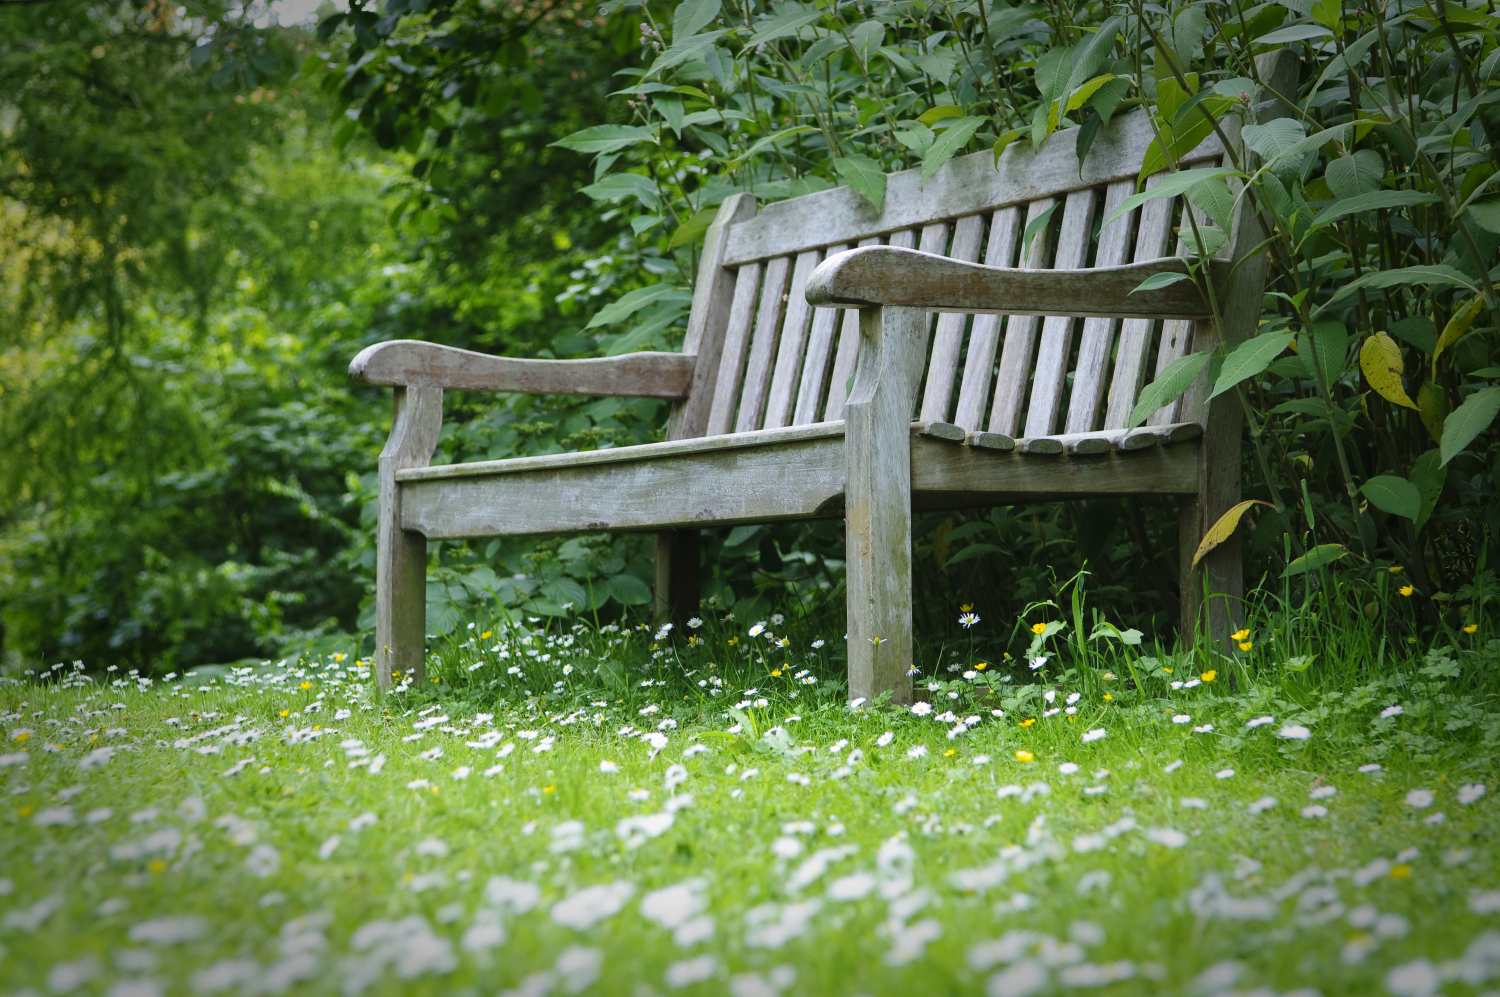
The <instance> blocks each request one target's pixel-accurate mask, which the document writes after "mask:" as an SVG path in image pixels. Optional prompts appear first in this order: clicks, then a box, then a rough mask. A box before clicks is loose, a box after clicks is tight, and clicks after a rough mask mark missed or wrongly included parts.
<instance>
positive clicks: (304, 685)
mask: <svg viewBox="0 0 1500 997" xmlns="http://www.w3.org/2000/svg"><path fill="white" fill-rule="evenodd" d="M297 688H299V689H311V688H312V683H311V682H303V683H302V684H301V685H300V686H298V687H297Z"/></svg>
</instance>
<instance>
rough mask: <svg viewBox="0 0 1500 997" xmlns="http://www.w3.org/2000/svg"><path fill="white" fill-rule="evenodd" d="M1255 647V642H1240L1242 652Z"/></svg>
mask: <svg viewBox="0 0 1500 997" xmlns="http://www.w3.org/2000/svg"><path fill="white" fill-rule="evenodd" d="M1254 646H1255V642H1254V641H1248V640H1247V641H1241V642H1240V650H1241V651H1248V650H1250V649H1251V648H1252V647H1254Z"/></svg>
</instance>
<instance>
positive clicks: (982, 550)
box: [943, 544, 1005, 568]
mask: <svg viewBox="0 0 1500 997" xmlns="http://www.w3.org/2000/svg"><path fill="white" fill-rule="evenodd" d="M1004 553H1005V551H1003V550H1001V549H1000V548H999V547H996V546H994V545H993V544H969V545H968V546H967V547H965V548H964V549H963V550H960V551H959V552H958V553H957V554H954V555H953V556H952V557H950V558H948V561H947V563H946V564H944V565H943V567H945V568H948V567H952V566H953V565H955V564H959V563H961V562H963V561H972V560H973V559H974V558H976V557H983V556H984V555H986V554H996V555H999V554H1004Z"/></svg>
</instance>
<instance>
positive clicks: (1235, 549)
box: [1177, 496, 1245, 654]
mask: <svg viewBox="0 0 1500 997" xmlns="http://www.w3.org/2000/svg"><path fill="white" fill-rule="evenodd" d="M1232 504H1233V503H1229V504H1228V505H1223V507H1222V508H1221V507H1220V505H1221V503H1214V504H1209V503H1207V502H1205V501H1203V500H1202V499H1200V498H1199V497H1197V496H1191V497H1185V498H1183V500H1182V505H1181V506H1180V507H1179V509H1178V515H1177V532H1178V559H1179V561H1178V563H1179V566H1180V567H1179V572H1180V575H1179V577H1180V578H1181V589H1182V636H1183V639H1184V640H1192V639H1194V638H1196V637H1198V636H1200V635H1201V636H1206V637H1207V638H1208V639H1209V640H1210V641H1212V642H1213V643H1215V644H1218V645H1219V649H1220V650H1222V651H1223V652H1224V653H1225V654H1230V653H1231V652H1232V648H1231V647H1230V640H1229V635H1230V634H1232V633H1234V632H1235V631H1236V630H1238V629H1239V628H1240V621H1241V620H1242V619H1243V618H1244V601H1245V573H1244V566H1243V562H1242V560H1241V558H1242V557H1243V547H1242V544H1241V538H1240V533H1239V531H1238V530H1236V531H1235V533H1234V535H1233V536H1231V537H1230V538H1229V539H1228V540H1226V541H1224V542H1223V543H1222V544H1220V545H1219V546H1218V547H1215V548H1214V550H1213V551H1212V552H1211V553H1209V554H1208V555H1207V556H1205V557H1204V558H1203V560H1202V561H1200V562H1199V563H1198V569H1197V570H1196V571H1194V570H1193V554H1194V553H1195V552H1196V551H1197V550H1198V544H1199V542H1200V541H1202V539H1203V534H1205V533H1207V532H1208V529H1209V527H1211V526H1212V525H1213V524H1214V523H1215V522H1216V521H1217V520H1218V518H1219V516H1221V515H1223V514H1224V512H1225V510H1226V509H1228V508H1229V506H1230V505H1232ZM1205 591H1206V593H1207V603H1206V604H1205V602H1204V596H1205Z"/></svg>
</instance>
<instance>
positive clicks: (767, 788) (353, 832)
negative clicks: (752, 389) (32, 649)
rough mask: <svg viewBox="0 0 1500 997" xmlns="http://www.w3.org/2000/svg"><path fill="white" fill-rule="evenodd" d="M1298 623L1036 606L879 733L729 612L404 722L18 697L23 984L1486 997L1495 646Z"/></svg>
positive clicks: (2, 775)
mask: <svg viewBox="0 0 1500 997" xmlns="http://www.w3.org/2000/svg"><path fill="white" fill-rule="evenodd" d="M1299 613H1300V611H1299V612H1288V613H1285V614H1283V615H1282V616H1280V617H1278V616H1275V615H1272V614H1269V613H1268V614H1266V615H1262V616H1258V617H1257V618H1256V620H1257V622H1256V623H1255V624H1254V625H1253V628H1252V629H1251V632H1250V633H1247V634H1245V635H1243V637H1242V640H1241V644H1242V645H1248V647H1247V648H1245V649H1243V650H1240V651H1239V652H1238V658H1237V659H1235V660H1231V659H1228V658H1225V657H1224V656H1222V655H1217V656H1215V655H1213V654H1211V652H1209V651H1208V650H1207V649H1203V648H1198V649H1161V648H1155V649H1152V648H1147V647H1144V646H1142V645H1138V644H1134V643H1132V641H1133V640H1134V639H1135V635H1134V634H1132V633H1130V632H1129V631H1126V632H1124V633H1123V634H1118V635H1117V636H1114V637H1105V636H1102V635H1100V636H1098V637H1097V639H1096V640H1095V641H1093V642H1089V641H1087V640H1084V641H1078V640H1076V639H1074V624H1073V623H1072V622H1071V621H1070V620H1071V617H1072V616H1073V615H1074V614H1073V613H1072V612H1071V610H1070V611H1069V612H1066V613H1065V612H1062V611H1060V610H1058V609H1057V608H1055V607H1052V606H1050V605H1044V606H1039V607H1036V608H1035V609H1034V611H1033V612H1032V613H1031V614H1030V615H1029V616H1028V617H1027V618H1026V619H1025V620H1023V621H1021V622H1020V623H1019V624H1018V629H1021V630H1022V633H1024V634H1025V635H1026V636H1028V637H1031V638H1034V639H1033V642H1032V645H1031V646H1030V647H1028V648H1027V649H1026V651H1025V653H1022V654H1020V655H1012V656H1011V658H1010V659H1009V660H1007V659H1006V658H1005V657H1004V656H1003V655H1004V652H1002V654H1001V655H1000V656H997V657H998V660H994V661H991V660H988V659H987V658H985V657H982V656H981V655H980V654H979V653H977V652H976V651H975V650H974V648H975V647H976V646H983V642H982V641H980V640H979V637H978V635H979V634H982V633H983V632H984V630H985V628H986V627H987V626H989V625H990V624H989V623H987V622H986V621H983V620H981V621H978V622H977V623H975V624H974V625H973V626H972V628H971V629H969V630H964V629H962V628H961V627H960V626H959V624H957V623H955V624H953V626H952V629H953V631H954V639H953V642H952V646H951V647H945V648H944V649H943V650H942V654H941V656H939V655H938V654H936V653H933V652H931V651H929V652H925V653H924V654H923V655H922V656H921V658H920V660H921V661H922V670H921V674H920V677H919V678H918V679H917V682H918V689H919V692H920V694H921V696H922V700H921V701H920V702H918V703H917V704H916V705H915V706H913V707H896V706H891V705H889V704H885V703H875V704H867V703H861V704H857V705H855V706H853V707H851V706H850V704H848V703H847V702H846V696H845V693H844V691H843V686H842V684H841V683H840V681H839V679H838V668H839V665H840V661H839V657H838V656H836V649H837V647H838V645H839V644H841V643H842V635H841V634H832V633H822V632H821V631H819V630H818V629H817V627H818V624H817V621H814V620H798V619H796V618H795V617H793V618H784V617H781V616H768V617H767V618H765V619H763V620H759V619H757V620H749V619H727V618H725V617H727V616H728V615H729V614H728V613H719V614H715V615H714V616H713V617H712V618H711V619H708V620H705V621H703V622H701V623H700V625H699V626H696V627H683V628H677V629H671V630H662V629H659V628H655V627H647V626H645V625H643V624H637V625H636V626H635V627H633V628H632V627H625V626H620V625H617V624H606V625H604V626H603V627H599V628H596V627H595V625H594V623H593V622H592V621H588V620H582V619H572V620H564V621H561V622H559V621H557V620H551V621H544V620H542V619H541V618H536V619H530V620H527V619H522V620H519V621H517V622H516V623H506V624H504V625H503V626H502V625H501V624H498V623H497V624H494V625H493V626H492V628H490V629H480V628H479V627H477V626H476V628H475V630H474V631H472V632H469V637H468V639H467V640H456V641H452V642H435V644H434V646H433V648H432V649H431V652H430V655H429V658H430V661H429V669H428V675H429V678H428V680H427V681H426V682H424V683H423V685H424V686H425V688H415V687H413V686H412V683H411V682H410V679H409V677H406V681H403V682H401V683H399V684H398V686H397V687H396V689H395V690H394V691H393V692H392V693H390V694H388V695H386V696H385V697H381V696H380V695H379V693H378V691H377V690H376V689H375V687H374V686H373V683H372V677H371V673H370V670H369V667H368V664H367V663H366V662H364V661H360V660H357V659H355V658H352V657H347V656H344V655H339V654H335V655H330V656H326V657H320V658H318V659H315V660H306V659H304V660H300V661H298V660H293V661H286V662H279V663H266V664H264V665H261V666H255V667H244V668H235V669H232V670H222V671H221V670H216V669H206V670H204V671H202V672H200V673H196V674H194V673H190V674H187V675H172V676H170V677H168V678H166V679H155V680H153V679H152V678H150V677H147V676H143V675H140V674H138V673H121V672H111V673H106V674H105V676H104V677H103V678H102V679H95V678H91V677H90V676H88V675H86V674H84V673H83V672H82V671H81V670H79V669H72V668H64V667H59V668H57V669H54V670H52V671H50V672H48V673H45V674H44V675H43V676H42V677H40V678H36V679H32V680H28V681H27V682H25V683H20V684H17V683H9V684H7V685H5V686H4V687H0V708H3V711H4V712H3V716H0V723H3V725H4V731H5V745H4V748H3V754H0V783H3V786H4V797H3V800H4V802H3V805H0V822H3V826H4V828H5V830H4V832H3V833H0V870H3V879H0V891H3V898H0V907H3V913H0V945H3V946H4V950H3V953H0V960H3V961H0V978H3V979H4V980H5V981H6V988H5V992H6V993H8V994H15V995H19V994H31V993H35V994H41V993H82V994H108V995H111V997H126V995H147V994H164V993H232V992H237V993H245V994H252V993H282V992H296V993H324V992H327V993H342V994H348V995H353V994H362V993H371V994H375V993H396V992H401V993H448V994H451V993H458V994H475V995H479V994H484V995H490V994H504V995H522V994H525V995H542V994H549V993H564V994H572V993H585V992H587V993H601V994H632V995H643V994H646V993H675V992H682V993H686V994H719V993H726V992H727V993H729V994H732V995H734V997H759V995H773V994H783V995H787V997H792V995H802V994H807V995H814V994H817V995H825V994H833V995H854V994H861V993H866V994H876V993H890V994H907V993H950V992H951V993H985V994H987V995H990V997H1018V995H1026V994H1032V993H1060V992H1072V991H1074V990H1079V991H1083V992H1101V993H1112V994H1113V993H1118V994H1162V993H1172V994H1177V993H1184V994H1198V995H1208V994H1230V993H1255V994H1292V993H1295V994H1298V995H1299V997H1300V995H1310V994H1313V993H1319V994H1323V995H1325V997H1333V995H1336V994H1370V993H1380V992H1388V993H1391V994H1395V995H1420V997H1431V995H1433V994H1435V993H1437V992H1438V991H1439V989H1441V992H1442V993H1444V994H1449V995H1453V997H1456V995H1467V994H1478V993H1481V992H1484V991H1485V987H1486V986H1487V985H1488V983H1489V982H1490V981H1491V980H1492V978H1494V977H1496V976H1497V975H1500V932H1497V931H1496V930H1495V929H1494V928H1493V926H1492V920H1493V916H1494V914H1496V913H1500V870H1497V869H1496V868H1495V860H1494V857H1493V856H1494V849H1493V844H1492V839H1493V836H1494V834H1495V821H1494V807H1493V801H1494V796H1493V794H1491V793H1489V792H1488V791H1487V789H1486V787H1487V786H1493V785H1494V781H1495V777H1496V776H1495V772H1494V757H1493V751H1494V745H1495V743H1497V741H1500V710H1497V708H1496V704H1495V702H1494V695H1493V677H1492V676H1493V663H1494V660H1495V658H1496V656H1497V651H1496V650H1495V649H1494V648H1492V647H1489V646H1488V645H1486V644H1484V643H1482V642H1481V641H1482V635H1480V634H1477V633H1476V634H1463V633H1460V634H1456V635H1455V637H1456V638H1457V641H1456V642H1454V643H1452V644H1449V645H1444V646H1443V647H1440V648H1436V649H1432V650H1431V651H1430V652H1429V653H1426V654H1413V653H1408V652H1402V653H1394V652H1392V651H1391V650H1390V649H1388V648H1385V647H1384V646H1383V645H1382V644H1381V643H1380V641H1379V639H1378V637H1377V639H1375V640H1373V641H1370V640H1367V638H1368V637H1369V635H1371V634H1375V633H1377V631H1375V630H1374V628H1370V627H1364V628H1360V627H1356V626H1348V627H1341V626H1338V625H1335V624H1333V623H1332V621H1331V619H1324V620H1323V623H1322V625H1320V626H1313V625H1311V624H1312V623H1314V622H1315V621H1316V618H1314V617H1307V616H1301V615H1299ZM955 615H956V614H955ZM1103 629H1104V631H1105V632H1107V628H1103ZM1028 630H1029V631H1030V632H1027V631H1028ZM1036 630H1040V631H1041V632H1040V633H1036V632H1035V631H1036ZM1100 630H1101V628H1098V627H1095V628H1094V632H1095V633H1099V632H1100ZM970 635H974V637H975V639H974V643H973V644H971V643H970V642H969V640H968V637H969V636H970ZM1293 651H1295V652H1297V653H1295V654H1294V653H1291V652H1293ZM1142 652H1146V653H1144V654H1143V653H1142ZM1382 656H1383V660H1382ZM1038 658H1045V659H1046V660H1045V662H1044V663H1042V664H1041V665H1039V666H1038V667H1036V668H1032V667H1031V666H1032V665H1033V664H1035V663H1036V662H1037V659H1038Z"/></svg>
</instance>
